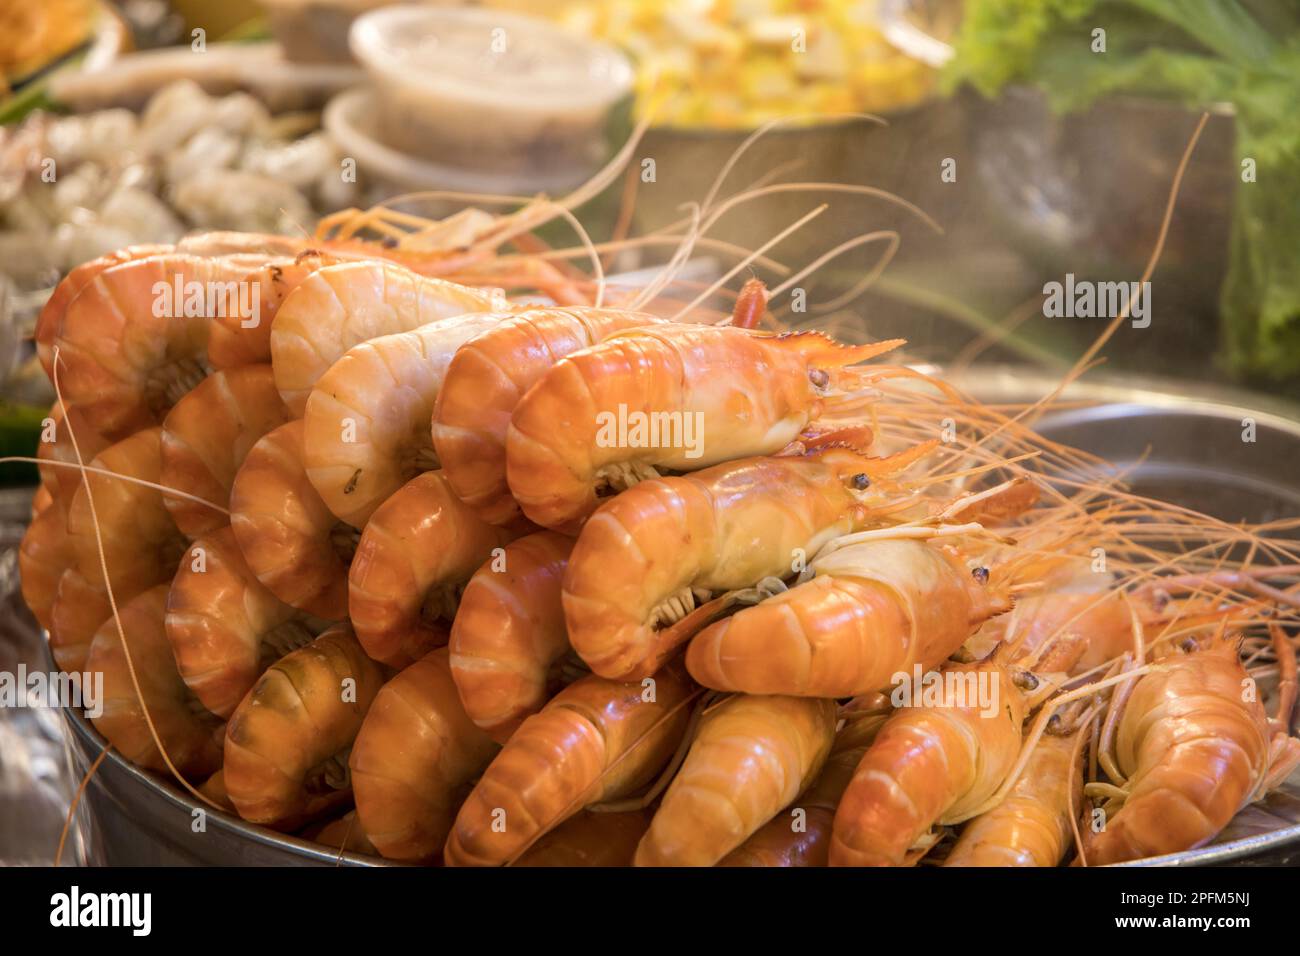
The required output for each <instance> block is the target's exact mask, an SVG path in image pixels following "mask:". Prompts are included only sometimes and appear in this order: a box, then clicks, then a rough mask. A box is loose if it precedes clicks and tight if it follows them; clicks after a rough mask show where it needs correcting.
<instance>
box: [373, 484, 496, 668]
mask: <svg viewBox="0 0 1300 956" xmlns="http://www.w3.org/2000/svg"><path fill="white" fill-rule="evenodd" d="M514 536H515V535H514V534H513V533H512V532H510V531H508V530H507V529H504V528H498V527H496V526H494V525H490V524H487V523H485V522H484V521H482V520H481V519H480V518H479V517H478V515H476V514H475V513H474V512H473V511H471V510H470V509H469V508H466V507H465V505H464V504H462V503H461V501H460V499H459V498H457V497H456V496H455V495H454V494H452V493H451V489H450V488H449V487H448V486H447V481H446V479H445V478H443V476H442V473H441V472H437V471H428V472H425V473H424V474H422V475H417V476H416V477H414V478H412V479H411V480H410V481H408V482H407V483H406V484H405V485H403V486H402V488H401V490H400V491H398V492H397V493H396V494H395V495H393V496H392V497H391V498H389V499H388V500H387V501H385V502H384V503H383V504H382V505H381V506H380V507H379V510H377V511H376V512H375V513H374V514H373V515H372V516H371V518H370V521H369V522H367V524H366V527H365V530H364V531H363V532H362V534H361V541H360V543H359V544H358V545H357V551H356V556H355V557H354V558H353V559H352V568H351V570H350V571H349V572H348V613H349V616H350V617H351V618H352V624H353V626H354V627H355V628H356V629H357V639H358V640H359V641H361V644H362V646H363V647H365V649H366V653H367V654H369V655H370V656H371V657H373V658H374V659H375V660H377V661H383V662H384V663H385V664H388V665H389V666H391V667H404V666H406V665H407V664H409V663H411V662H412V661H414V660H418V659H419V658H420V657H423V656H424V655H425V654H427V653H428V652H429V651H430V650H431V649H433V648H434V647H438V646H440V645H443V644H446V643H447V640H448V637H449V635H448V628H449V627H450V626H451V620H452V618H453V617H455V613H456V602H457V596H458V594H459V591H460V588H461V587H462V586H463V585H464V584H465V582H466V581H468V580H469V579H470V576H471V575H473V574H474V572H475V571H476V570H478V567H479V565H481V564H482V563H483V562H484V561H486V560H487V559H488V558H489V557H490V556H491V555H492V551H493V549H495V548H499V547H502V546H503V545H505V544H506V543H508V542H509V541H510V540H511V539H512V538H513V537H514Z"/></svg>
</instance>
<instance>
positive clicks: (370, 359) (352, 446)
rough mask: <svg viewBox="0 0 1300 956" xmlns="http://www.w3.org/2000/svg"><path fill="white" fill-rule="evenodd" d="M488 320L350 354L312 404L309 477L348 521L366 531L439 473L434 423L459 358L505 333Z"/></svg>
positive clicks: (496, 318)
mask: <svg viewBox="0 0 1300 956" xmlns="http://www.w3.org/2000/svg"><path fill="white" fill-rule="evenodd" d="M506 316H507V313H497V312H482V313H470V314H468V315H461V316H455V317H453V318H449V319H444V320H442V321H438V322H433V323H431V324H429V325H426V326H422V327H421V328H418V329H415V330H413V331H411V332H399V333H396V334H394V335H381V336H380V337H379V338H374V339H370V340H369V341H366V342H362V343H360V344H359V345H355V346H353V347H352V348H350V349H349V350H348V351H347V353H346V354H344V355H343V357H342V358H340V359H339V360H338V361H337V362H335V363H334V364H333V365H331V366H330V368H329V371H327V372H326V373H325V374H324V375H322V376H321V377H320V379H319V380H318V381H317V382H316V384H315V386H314V387H313V388H312V390H311V395H310V397H309V398H308V399H307V409H306V414H305V416H304V418H303V424H304V429H305V431H304V442H305V444H304V455H305V464H306V466H307V477H308V478H310V479H311V483H312V484H313V485H315V486H316V490H317V491H318V492H320V496H321V500H322V501H324V502H325V505H326V507H328V508H329V509H330V511H332V512H333V513H334V515H335V516H336V517H337V518H338V519H339V520H340V521H346V522H347V523H348V524H350V525H354V526H355V527H358V528H360V527H362V526H363V525H365V523H366V521H367V520H368V519H369V518H370V516H371V515H372V514H373V513H374V511H375V509H376V508H378V507H379V506H380V504H382V503H383V502H384V500H385V499H386V498H388V497H389V496H390V495H392V494H393V493H394V492H395V491H397V489H399V488H401V487H402V485H404V484H405V483H406V482H407V481H409V480H410V479H411V478H414V477H415V476H416V475H418V474H420V473H421V472H424V471H432V470H433V469H435V468H437V467H438V460H437V458H436V456H435V455H434V451H433V440H432V438H431V436H430V431H429V422H430V419H431V417H432V415H433V407H434V401H435V400H436V398H437V396H438V392H439V389H440V388H441V387H442V383H443V376H444V375H445V373H446V370H447V365H448V363H449V362H451V360H452V356H453V355H454V354H456V350H457V349H458V348H460V347H461V346H462V345H463V344H464V343H465V342H467V341H469V340H470V339H472V338H474V337H475V336H476V335H478V334H479V333H481V332H483V331H485V330H487V329H491V328H494V327H495V326H497V325H500V323H501V321H502V320H503V319H504V318H506Z"/></svg>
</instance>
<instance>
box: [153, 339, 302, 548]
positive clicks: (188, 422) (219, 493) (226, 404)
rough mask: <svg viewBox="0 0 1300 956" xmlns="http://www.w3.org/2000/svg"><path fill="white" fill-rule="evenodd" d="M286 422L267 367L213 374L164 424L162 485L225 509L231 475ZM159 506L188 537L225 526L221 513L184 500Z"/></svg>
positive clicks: (175, 499)
mask: <svg viewBox="0 0 1300 956" xmlns="http://www.w3.org/2000/svg"><path fill="white" fill-rule="evenodd" d="M288 420H289V410H288V409H287V408H285V407H284V403H283V402H282V401H280V393H279V392H278V391H276V388H275V378H274V376H273V375H272V373H271V366H269V365H246V366H242V367H239V368H232V369H229V370H227V371H222V372H214V373H213V374H212V375H209V376H208V377H207V378H205V379H204V380H203V381H201V382H200V383H199V384H198V385H196V386H195V387H194V390H193V391H191V392H190V393H189V394H187V395H185V396H184V397H183V398H182V399H181V400H180V401H178V402H177V403H176V404H175V405H174V406H173V407H172V410H171V411H170V412H168V413H167V417H166V419H164V420H163V426H162V471H161V476H162V477H161V480H162V483H163V484H164V485H166V486H167V487H168V488H174V489H176V490H177V491H184V492H187V493H189V494H191V495H194V496H196V497H198V498H201V499H203V500H204V501H211V502H214V503H216V504H219V505H221V506H222V508H223V509H224V508H225V506H226V505H227V504H228V503H229V502H230V487H231V485H232V484H234V481H235V474H236V472H238V471H239V466H240V465H242V464H243V463H244V458H245V457H246V456H247V455H248V453H249V451H250V450H251V449H252V447H253V445H254V444H256V443H257V441H258V440H259V439H261V437H262V436H263V435H265V434H266V433H267V432H269V431H271V430H272V429H274V428H278V427H279V426H280V425H283V424H285V423H286V422H287V421H288ZM164 503H165V504H166V505H167V510H168V511H169V512H171V516H172V520H173V521H175V522H176V526H177V527H178V528H180V529H181V531H183V532H185V534H187V535H189V536H190V537H191V538H195V537H198V536H199V535H201V534H204V533H206V532H209V531H214V530H216V529H217V528H221V527H224V526H226V525H227V524H229V521H230V519H229V517H228V516H227V515H226V514H225V512H224V510H221V511H219V510H217V509H215V508H209V507H206V506H204V505H203V504H200V503H199V502H196V501H192V500H190V499H188V498H181V497H169V498H165V499H164Z"/></svg>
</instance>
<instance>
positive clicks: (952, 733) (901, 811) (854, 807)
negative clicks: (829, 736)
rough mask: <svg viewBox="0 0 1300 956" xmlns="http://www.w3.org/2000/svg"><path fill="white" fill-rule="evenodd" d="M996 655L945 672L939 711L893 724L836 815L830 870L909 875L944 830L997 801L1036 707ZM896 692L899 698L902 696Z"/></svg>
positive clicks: (903, 715)
mask: <svg viewBox="0 0 1300 956" xmlns="http://www.w3.org/2000/svg"><path fill="white" fill-rule="evenodd" d="M996 657H997V655H994V656H993V657H990V658H987V659H985V660H983V661H980V662H978V663H974V664H948V665H946V666H945V667H944V668H943V669H942V670H941V671H939V672H938V674H937V675H936V678H937V679H938V680H939V682H940V685H939V686H938V687H937V688H936V692H937V694H938V700H937V703H934V704H928V703H922V705H921V706H914V705H915V704H917V703H918V701H924V685H922V686H921V687H913V688H912V689H911V690H912V694H911V696H912V700H911V701H910V702H909V701H905V703H910V704H912V705H913V706H903V707H900V708H899V709H897V710H896V711H895V712H894V714H893V715H892V716H891V717H890V718H889V720H887V721H886V722H885V725H884V726H883V727H882V728H881V729H880V733H879V734H878V735H877V736H876V739H875V742H874V743H872V745H871V746H870V747H869V748H868V749H867V752H866V753H865V754H864V755H863V757H862V760H861V761H860V762H859V764H858V766H857V769H856V770H855V771H854V774H853V779H852V780H851V781H850V782H849V785H848V788H847V789H846V790H845V791H844V796H843V798H842V799H841V801H840V805H839V808H838V809H837V810H836V811H835V824H834V827H833V829H832V832H831V847H830V865H831V866H902V865H903V864H904V863H905V862H907V861H908V858H909V853H911V852H912V851H913V848H914V847H915V846H916V845H917V844H918V841H922V843H923V845H924V842H923V838H925V837H926V836H927V834H928V833H929V831H930V828H931V827H932V826H933V825H934V824H936V823H939V824H944V825H947V824H952V823H959V822H961V821H962V820H965V819H966V818H967V817H968V816H970V814H971V813H973V812H975V811H977V810H978V809H979V808H980V806H981V804H983V803H984V802H985V801H986V800H988V799H989V798H990V797H992V796H993V795H994V794H995V793H997V791H998V788H999V787H1001V786H1002V784H1003V782H1004V781H1005V780H1006V777H1007V774H1009V773H1010V772H1011V770H1012V768H1013V767H1014V766H1015V763H1016V759H1017V757H1018V756H1019V754H1020V746H1021V742H1022V738H1021V725H1022V724H1023V723H1024V718H1025V711H1026V707H1027V703H1026V699H1025V696H1024V695H1023V694H1022V693H1021V691H1020V689H1019V688H1018V687H1017V685H1016V683H1015V681H1016V679H1017V678H1018V677H1019V674H1018V673H1017V674H1013V670H1012V669H1011V668H1010V667H1008V666H1006V665H1003V664H1002V663H1000V662H999V661H998V660H997V659H996ZM896 690H897V689H896Z"/></svg>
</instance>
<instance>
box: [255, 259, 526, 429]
mask: <svg viewBox="0 0 1300 956" xmlns="http://www.w3.org/2000/svg"><path fill="white" fill-rule="evenodd" d="M504 305H505V302H504V300H503V299H502V298H501V297H500V296H499V295H495V294H492V293H489V292H485V291H482V290H479V289H471V288H469V287H467V286H460V285H456V284H455V283H452V282H446V281H444V280H442V279H431V278H426V277H424V276H420V275H418V274H416V273H414V272H411V271H410V270H409V269H404V268H402V267H401V266H399V265H396V264H394V263H391V262H347V263H343V264H342V265H335V266H329V267H327V268H324V269H320V270H318V271H316V272H313V273H312V274H311V275H310V276H308V277H307V278H306V279H304V280H303V281H302V282H301V283H299V285H298V286H297V288H295V289H294V290H293V291H292V292H290V293H289V295H288V296H286V297H285V300H284V302H282V303H281V304H280V308H279V310H278V311H277V312H276V315H275V321H274V322H273V323H272V325H271V364H272V365H273V366H274V367H275V383H276V385H277V387H278V388H279V389H280V394H281V395H282V396H283V397H284V401H285V404H286V405H288V406H289V409H290V410H291V411H292V412H293V413H294V414H295V415H301V414H302V413H303V411H304V410H305V409H306V406H307V396H308V395H310V394H311V389H312V386H314V385H315V384H316V382H317V381H318V380H319V379H320V377H321V376H322V375H324V374H325V372H326V371H327V370H328V369H329V367H330V366H331V365H333V364H334V363H335V362H336V361H338V360H339V359H340V358H341V357H342V356H343V354H344V353H345V352H347V350H348V349H350V348H352V346H354V345H357V344H359V343H361V342H365V341H366V340H368V339H373V338H378V337H379V336H381V335H389V334H391V333H394V332H409V331H411V330H412V329H417V328H419V327H420V326H422V325H428V324H429V323H430V322H437V321H440V320H442V319H449V318H451V317H453V316H457V315H464V314H465V313H466V312H490V311H493V310H494V309H500V308H502V307H503V306H504Z"/></svg>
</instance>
